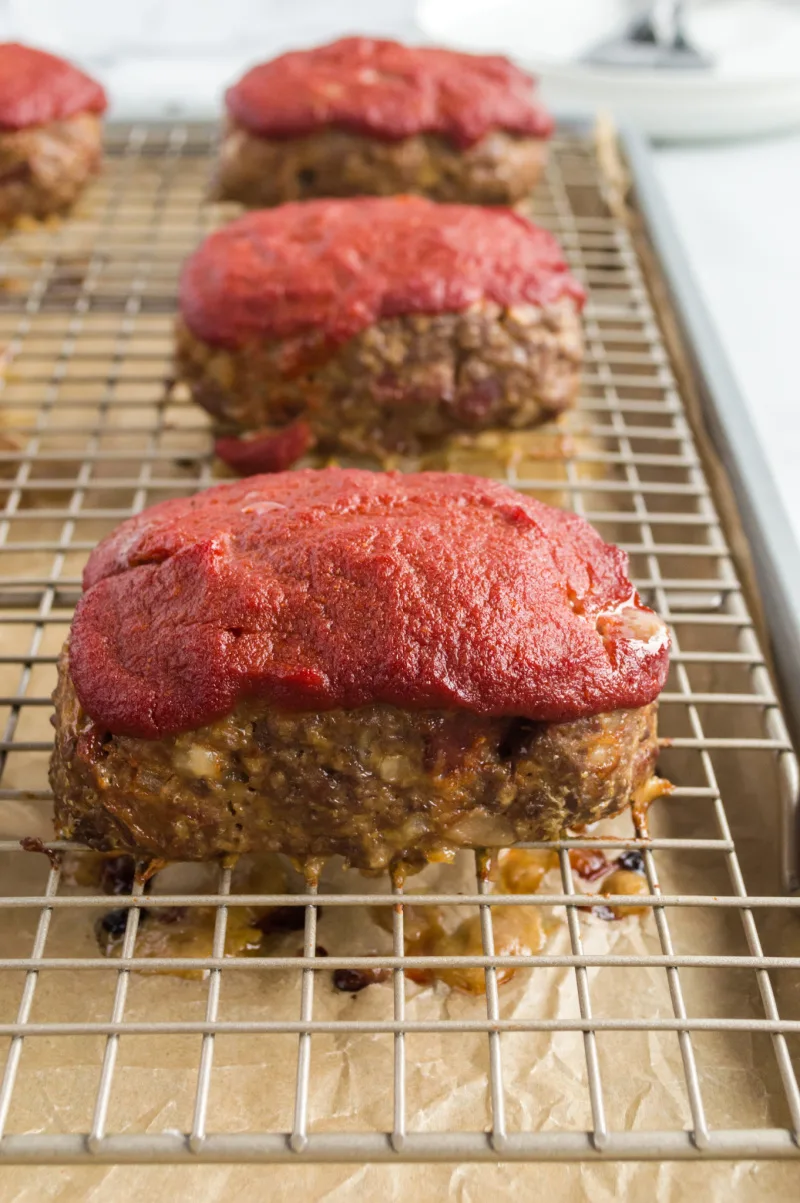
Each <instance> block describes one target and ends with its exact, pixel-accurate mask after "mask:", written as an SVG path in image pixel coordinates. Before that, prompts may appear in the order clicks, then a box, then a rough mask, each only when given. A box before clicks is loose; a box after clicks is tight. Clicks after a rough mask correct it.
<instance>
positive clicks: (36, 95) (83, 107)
mask: <svg viewBox="0 0 800 1203" xmlns="http://www.w3.org/2000/svg"><path fill="white" fill-rule="evenodd" d="M106 104H107V101H106V94H105V92H104V91H103V88H102V87H101V85H100V84H99V83H98V82H97V80H95V79H92V78H91V76H89V75H85V74H84V73H83V71H79V70H78V68H77V67H73V65H72V63H68V62H67V61H66V60H65V59H63V58H57V57H56V55H54V54H47V53H45V51H44V50H34V49H33V47H32V46H21V45H20V44H19V43H18V42H0V129H5V130H13V129H27V128H28V127H29V126H33V125H47V124H49V122H51V121H63V120H65V118H67V117H74V116H75V115H76V113H104V112H105V110H106Z"/></svg>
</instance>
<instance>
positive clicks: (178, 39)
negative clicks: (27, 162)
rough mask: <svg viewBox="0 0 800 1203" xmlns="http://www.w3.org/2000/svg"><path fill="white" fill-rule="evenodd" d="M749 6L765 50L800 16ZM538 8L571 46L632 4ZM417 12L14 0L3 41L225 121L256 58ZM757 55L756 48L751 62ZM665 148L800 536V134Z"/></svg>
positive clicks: (667, 176) (273, 3)
mask: <svg viewBox="0 0 800 1203" xmlns="http://www.w3.org/2000/svg"><path fill="white" fill-rule="evenodd" d="M474 2H475V0H459V8H460V10H461V13H462V20H461V24H462V28H463V27H465V26H466V23H467V22H466V16H467V12H468V8H467V5H468V4H472V3H474ZM510 2H511V0H493V3H492V5H491V12H492V13H500V11H501V10H502V8H503V7H504V5H506V4H508V3H510ZM719 2H721V0H712V3H710V4H707V5H706V6H705V8H704V9H701V10H699V11H698V14H697V18H698V19H700V18H701V17H702V18H703V19H704V11H705V9H707V10H708V11H709V12H710V11H711V10H712V8H713V7H715V6H718V4H719ZM725 2H726V3H729V4H733V5H736V4H739V0H725ZM743 2H744V3H745V8H746V9H747V11H748V12H749V13H750V16H749V17H748V20H750V21H753V22H754V24H751V25H750V26H749V29H750V32H749V33H748V34H747V40H749V42H750V43H751V44H752V45H753V46H755V45H756V43H757V42H758V37H756V36H755V34H758V33H759V29H760V28H761V26H760V13H761V12H762V10H763V5H765V4H766V5H769V6H770V7H771V8H775V7H779V6H781V4H782V5H783V7H786V8H792V9H793V11H794V12H795V13H797V12H800V3H798V2H797V0H792V2H791V3H790V0H743ZM578 5H581V6H582V11H584V12H586V11H591V13H592V14H593V15H592V17H591V24H588V23H586V22H583V23H579V22H577V21H576V14H577V12H578ZM526 7H527V11H528V14H529V20H530V21H531V22H532V21H533V20H534V19H539V20H541V22H542V23H546V24H544V28H546V29H547V30H548V31H550V32H549V35H548V36H551V37H552V38H553V42H552V44H553V45H554V46H557V45H558V44H559V43H558V42H557V37H556V35H557V36H558V37H560V38H561V39H562V41H561V43H560V45H561V51H559V52H560V53H563V52H566V50H567V49H568V48H570V47H574V46H575V40H576V39H578V40H582V39H585V42H586V43H588V42H591V41H592V40H593V39H594V38H595V37H597V36H600V35H602V33H603V32H604V31H605V30H606V25H605V24H604V21H605V18H604V14H605V13H608V12H609V11H611V12H612V15H613V10H614V9H615V7H616V8H618V4H617V3H616V0H592V6H591V9H590V10H587V8H586V4H585V0H557V2H555V3H554V0H527V5H526ZM745 8H742V9H741V10H740V11H742V12H745ZM414 9H415V5H414V3H413V0H380V3H378V2H377V0H338V2H337V3H335V4H334V3H332V2H331V0H295V2H294V3H293V4H292V5H289V4H287V3H286V0H132V2H131V3H128V4H127V5H122V6H120V5H116V4H115V5H112V4H110V3H108V0H70V2H69V4H67V3H65V2H64V0H0V37H11V36H14V37H19V38H27V39H29V40H31V41H35V42H37V43H38V44H40V45H44V46H46V47H48V48H51V49H53V50H56V51H59V50H60V51H62V52H68V53H70V54H72V55H73V56H74V57H77V58H81V59H83V60H84V61H85V62H87V64H88V65H90V66H91V68H92V69H93V70H94V71H96V72H97V73H98V74H99V75H101V76H102V77H103V79H104V82H105V83H106V84H107V86H108V87H109V90H110V91H111V93H112V96H113V98H114V110H113V111H114V114H115V115H117V116H130V115H141V116H142V117H145V118H152V117H154V116H158V115H174V114H187V115H188V114H189V113H196V114H197V115H200V116H214V115H216V113H217V112H218V111H219V102H220V96H221V91H222V89H223V87H224V85H225V84H226V83H227V81H228V80H230V79H232V78H235V77H236V75H237V74H238V73H239V72H240V71H241V69H242V68H243V66H245V65H246V64H248V63H250V62H253V61H256V60H258V59H259V58H262V57H265V56H267V55H269V54H271V53H277V52H278V51H279V50H281V49H283V48H285V47H287V46H289V45H292V44H310V43H312V42H314V41H319V40H324V39H326V38H329V37H333V36H337V35H338V34H341V33H345V32H347V33H352V32H369V33H376V34H384V35H386V36H396V37H400V38H405V39H408V40H410V41H420V40H422V36H421V35H420V33H419V31H418V30H416V28H415V25H414ZM731 11H732V10H731ZM763 11H766V10H763ZM537 13H539V14H541V16H540V17H538V18H537V17H536V14H537ZM753 14H755V15H753ZM754 30H755V34H754V33H753V31H754ZM559 31H560V32H559ZM731 36H733V35H731ZM736 37H737V38H738V37H739V35H738V34H736ZM568 39H572V40H571V41H569V40H568ZM737 44H738V45H740V46H741V42H739V43H737ZM575 48H576V49H577V48H578V47H575ZM729 50H730V47H729ZM789 51H790V52H789ZM726 53H728V52H726ZM737 53H739V52H738V51H737ZM786 56H787V57H786V58H785V59H784V62H786V61H787V59H788V62H789V66H792V65H794V70H795V73H796V75H797V76H798V78H800V51H795V49H794V48H789V47H788V43H787V52H786ZM731 61H734V62H735V61H736V60H735V59H732V60H731ZM748 61H749V60H748V58H747V55H746V54H745V56H744V60H743V64H744V65H743V66H742V69H744V67H745V66H746V65H747V63H748ZM753 61H755V55H754V58H753ZM654 157H655V162H656V168H657V172H658V175H659V178H660V181H661V184H662V187H663V188H664V191H665V194H666V197H667V200H668V203H669V206H670V208H671V210H672V212H673V215H674V218H675V224H676V226H677V229H678V232H679V234H680V236H681V237H682V239H683V241H684V244H685V246H686V249H687V252H688V257H689V260H690V262H691V265H692V268H693V270H694V273H695V276H696V279H697V283H698V287H699V289H700V290H701V292H702V295H703V298H704V300H705V302H706V304H707V306H708V308H709V311H710V313H711V316H712V318H713V320H714V321H715V323H716V325H717V328H718V330H719V332H720V334H721V337H722V341H723V344H724V346H725V348H726V350H727V353H728V356H729V359H730V362H731V366H732V368H733V370H734V373H735V375H736V376H737V379H738V382H739V384H740V386H741V389H742V392H743V394H744V396H745V399H746V401H747V404H748V407H749V409H750V412H751V416H752V419H753V423H754V425H755V428H756V430H757V431H758V433H759V436H760V438H761V440H762V442H763V445H764V449H765V451H766V453H767V456H768V459H769V462H770V464H771V466H772V469H773V471H774V474H775V479H776V482H777V485H778V487H779V489H780V491H781V493H782V495H783V498H784V501H785V504H786V507H787V510H788V511H789V513H790V515H791V517H792V519H793V522H794V526H795V531H796V534H797V536H798V538H800V470H798V467H797V465H798V464H799V463H800V383H798V377H797V372H796V368H795V360H794V350H795V341H796V339H797V316H796V315H797V312H798V290H799V288H800V239H798V237H797V234H796V227H797V221H796V216H795V214H796V210H797V194H798V186H799V181H800V135H794V136H784V137H780V138H771V139H762V140H760V141H753V142H750V143H746V142H740V143H736V144H728V145H722V146H719V145H718V146H704V147H699V146H698V147H692V148H680V147H669V148H660V149H658V150H656V152H655V156H654Z"/></svg>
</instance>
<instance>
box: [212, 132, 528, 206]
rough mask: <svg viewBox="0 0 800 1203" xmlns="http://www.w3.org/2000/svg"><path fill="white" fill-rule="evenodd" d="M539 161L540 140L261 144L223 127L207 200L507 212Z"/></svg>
mask: <svg viewBox="0 0 800 1203" xmlns="http://www.w3.org/2000/svg"><path fill="white" fill-rule="evenodd" d="M546 161H547V143H546V141H544V140H543V139H542V138H532V137H525V136H524V135H521V134H510V133H505V132H504V131H502V130H493V131H492V132H491V133H488V134H486V135H485V137H483V138H481V139H480V141H479V142H476V143H475V144H474V145H473V146H469V147H466V148H464V149H460V148H458V147H456V146H453V145H452V144H451V143H449V142H448V141H447V140H446V139H444V138H442V137H441V136H440V135H438V134H413V135H412V136H411V137H408V138H402V139H400V140H399V141H395V142H385V141H381V140H380V139H378V138H374V137H369V136H368V135H365V134H357V133H351V132H350V131H349V130H338V129H324V130H319V131H316V132H314V133H310V134H305V135H303V136H302V137H296V138H291V139H285V138H267V137H264V136H262V135H260V134H256V133H252V132H251V131H250V130H247V129H245V128H244V127H242V126H240V125H239V124H238V123H237V122H236V121H234V120H233V119H230V120H229V121H228V124H227V127H226V130H225V133H224V135H223V138H222V141H221V144H220V149H219V158H218V160H217V165H216V170H215V175H214V180H213V183H212V190H211V192H212V199H214V200H221V201H239V202H240V203H241V204H244V205H248V206H249V207H251V208H266V207H267V206H269V205H280V204H282V203H283V202H284V201H291V200H305V199H307V198H308V197H315V196H359V195H371V196H395V195H398V194H400V193H417V194H419V195H421V196H429V197H431V198H432V199H433V200H438V201H463V202H468V203H471V204H481V205H511V204H515V203H516V202H517V201H519V200H521V199H522V198H523V197H525V196H527V195H528V194H529V193H530V192H531V191H532V190H533V188H535V186H536V184H537V183H538V181H539V179H540V177H541V174H542V172H543V171H544V167H545V164H546Z"/></svg>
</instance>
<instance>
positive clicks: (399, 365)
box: [176, 197, 583, 455]
mask: <svg viewBox="0 0 800 1203" xmlns="http://www.w3.org/2000/svg"><path fill="white" fill-rule="evenodd" d="M582 303H583V291H582V289H581V287H580V285H579V284H578V283H577V281H576V280H574V279H573V278H572V277H571V276H570V274H569V272H568V270H567V266H566V264H565V262H564V259H563V256H562V254H561V251H560V249H559V247H558V244H557V243H556V242H555V240H554V239H553V238H552V236H551V235H550V234H548V233H547V232H546V231H545V230H541V229H539V228H538V227H537V226H535V225H533V223H532V222H530V221H529V220H528V219H527V218H525V217H522V216H521V215H519V214H517V213H512V212H511V211H509V210H507V209H488V208H481V207H478V206H472V205H437V204H435V203H433V202H432V201H428V200H424V199H423V198H421V197H392V198H372V197H361V198H354V199H350V200H339V201H334V200H328V201H323V200H320V201H298V202H297V203H293V204H288V205H282V206H280V207H279V208H277V209H270V210H264V211H262V212H259V213H250V214H248V215H246V216H245V217H242V218H239V220H237V221H234V222H232V223H231V224H230V225H228V226H226V227H224V228H223V229H221V230H218V231H217V232H216V233H214V234H212V235H211V236H210V237H208V238H207V239H206V240H205V242H204V243H202V245H201V246H200V247H199V248H198V250H197V251H195V253H194V254H193V255H192V256H191V257H190V258H189V259H188V261H187V263H186V265H185V267H184V270H183V274H182V277H181V283H180V302H179V308H180V313H179V318H178V323H177V355H176V376H177V377H178V379H182V380H184V381H186V382H187V383H188V385H189V387H190V389H191V392H192V396H193V398H194V400H195V401H196V402H197V403H198V404H200V405H202V406H203V407H204V408H205V409H207V410H209V412H210V413H212V414H214V415H215V416H216V417H217V418H218V419H221V420H223V421H224V422H227V423H229V424H231V425H233V426H234V427H237V428H241V429H244V430H261V429H263V428H269V429H272V430H275V429H280V428H284V427H286V426H287V425H289V424H291V423H294V422H297V421H302V422H303V423H305V424H307V426H308V428H309V430H310V432H311V435H312V436H313V439H315V440H316V442H317V443H318V444H319V446H320V448H321V449H322V450H327V451H340V450H345V451H350V452H357V453H368V454H373V455H382V454H385V453H387V452H390V453H391V452H397V451H401V452H416V451H418V450H420V449H421V448H424V447H426V446H428V445H430V444H432V443H436V442H437V441H439V440H441V439H442V438H443V437H444V436H446V435H448V434H450V433H451V432H453V431H464V430H467V431H476V430H483V429H487V428H489V427H499V428H507V429H521V428H525V427H530V426H533V425H536V424H538V423H540V422H542V421H544V420H546V419H548V418H551V417H553V416H554V415H556V414H558V413H559V412H561V411H562V410H564V409H566V408H567V407H569V406H570V405H571V404H572V403H573V402H574V399H575V397H576V393H577V389H578V385H579V374H580V364H581V356H582V341H581V327H580V314H579V311H580V308H581V305H582Z"/></svg>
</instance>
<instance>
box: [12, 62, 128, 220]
mask: <svg viewBox="0 0 800 1203" xmlns="http://www.w3.org/2000/svg"><path fill="white" fill-rule="evenodd" d="M105 108H106V96H105V92H104V91H103V89H102V87H101V86H100V84H99V83H97V82H96V80H93V79H91V78H90V77H89V76H88V75H84V73H83V72H82V71H79V70H78V69H77V67H73V66H72V64H71V63H67V62H65V61H64V59H61V58H56V57H55V55H52V54H45V53H44V51H42V50H34V49H32V48H31V47H30V46H20V45H18V44H17V43H15V42H3V43H0V223H2V224H9V223H11V222H13V221H14V220H16V218H18V217H22V216H29V217H37V218H41V217H47V216H48V215H49V214H51V213H59V212H62V211H63V210H64V209H67V208H68V207H69V206H70V205H71V204H72V203H73V201H74V200H75V199H76V197H77V196H78V195H79V194H80V192H81V191H82V189H83V187H84V185H85V184H86V182H87V180H88V179H89V178H90V176H91V175H92V174H93V173H94V172H95V171H96V170H97V167H98V165H99V163H100V157H101V153H102V128H101V122H100V117H101V114H102V113H103V112H104V111H105Z"/></svg>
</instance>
